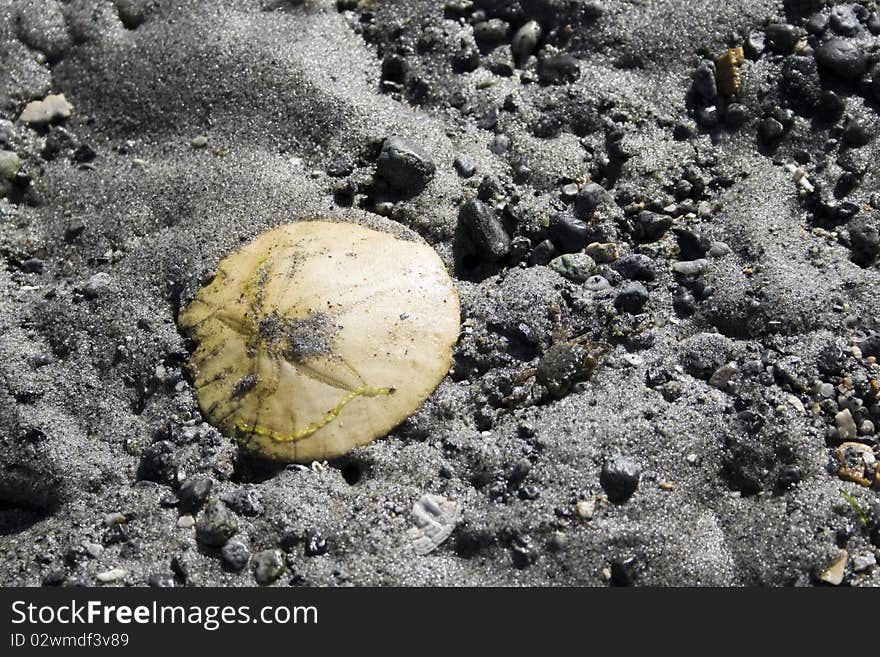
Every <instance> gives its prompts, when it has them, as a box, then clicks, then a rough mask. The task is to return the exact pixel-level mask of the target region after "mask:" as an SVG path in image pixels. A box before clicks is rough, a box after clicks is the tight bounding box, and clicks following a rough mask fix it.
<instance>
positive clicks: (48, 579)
mask: <svg viewBox="0 0 880 657" xmlns="http://www.w3.org/2000/svg"><path fill="white" fill-rule="evenodd" d="M66 579H67V571H66V570H64V568H52V569H51V570H49V571H48V572H46V573H45V574H44V575H43V577H42V583H43V586H59V585H61V584H63V583H64V581H65V580H66Z"/></svg>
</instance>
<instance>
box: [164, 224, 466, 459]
mask: <svg viewBox="0 0 880 657" xmlns="http://www.w3.org/2000/svg"><path fill="white" fill-rule="evenodd" d="M390 223H391V222H387V224H390ZM179 323H180V326H181V328H182V329H183V330H184V331H185V332H186V333H187V334H188V335H189V336H190V337H191V338H192V339H193V340H194V341H195V342H196V343H197V345H198V346H197V348H196V350H195V352H194V353H193V355H192V357H191V359H190V361H189V370H190V374H191V376H192V380H193V382H194V384H195V388H196V394H197V396H198V402H199V406H200V407H201V409H202V412H203V413H204V415H205V416H206V418H207V419H208V420H209V421H210V422H211V423H212V424H214V425H215V426H216V427H218V428H219V429H220V430H221V431H223V432H224V433H226V434H227V435H229V436H232V437H234V438H235V439H236V440H238V442H239V444H240V445H241V446H242V448H243V449H246V450H248V451H250V452H252V453H255V454H257V455H260V456H263V457H266V458H270V459H274V460H279V461H297V462H308V461H312V460H316V459H324V458H333V457H336V456H340V455H342V454H344V453H346V452H348V451H349V450H351V449H352V448H353V447H356V446H358V445H363V444H365V443H368V442H370V441H371V440H373V439H375V438H377V437H379V436H382V435H384V434H386V433H387V432H388V431H390V430H391V429H392V428H394V427H395V426H396V425H397V424H398V423H400V422H401V421H402V420H403V419H404V418H406V417H407V416H408V415H410V414H411V413H412V412H413V411H414V410H415V409H416V407H417V406H418V405H419V404H420V403H421V402H422V401H424V400H425V398H426V397H427V396H428V395H430V394H431V392H432V391H433V390H434V388H435V387H436V386H437V384H438V383H439V382H440V380H441V379H442V378H443V377H444V376H445V375H446V373H447V372H448V371H449V366H450V362H451V359H452V348H453V346H454V345H455V342H456V340H457V338H458V332H459V304H458V295H457V293H456V291H455V287H454V286H453V283H452V280H451V279H450V278H449V275H448V274H447V273H446V269H445V267H444V266H443V263H442V261H441V260H440V258H439V256H438V255H437V253H436V252H435V251H434V250H433V249H432V248H431V247H430V246H429V245H428V244H426V243H425V242H424V241H422V240H421V239H419V238H418V237H416V236H414V235H412V234H411V233H408V232H407V231H405V229H403V227H398V229H397V230H383V229H374V228H371V227H366V226H364V225H360V224H357V223H351V222H339V221H327V220H321V219H315V220H309V221H298V222H296V223H291V224H286V225H283V226H280V227H278V228H275V229H274V230H270V231H268V232H266V233H263V234H262V235H260V236H258V237H257V238H256V239H254V240H253V241H252V242H251V243H250V244H248V245H246V246H245V247H243V248H242V249H240V250H239V251H236V252H235V253H233V254H232V255H230V256H228V257H227V258H225V259H224V260H222V261H221V262H220V265H219V267H218V269H217V273H216V274H215V276H214V278H213V280H212V281H211V282H210V283H208V284H207V285H205V286H204V287H203V288H202V289H201V290H200V291H199V292H198V294H197V295H196V297H195V299H193V301H192V302H191V303H190V304H189V306H187V307H186V308H185V309H184V310H183V311H182V312H181V314H180V317H179Z"/></svg>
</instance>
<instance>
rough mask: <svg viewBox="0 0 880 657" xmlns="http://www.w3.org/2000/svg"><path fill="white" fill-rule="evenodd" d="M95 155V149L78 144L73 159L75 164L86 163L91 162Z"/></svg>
mask: <svg viewBox="0 0 880 657" xmlns="http://www.w3.org/2000/svg"><path fill="white" fill-rule="evenodd" d="M97 155H98V154H97V153H96V152H95V149H94V148H92V147H91V146H89V145H88V144H86V143H82V144H80V145H79V146H78V147H77V149H76V150H75V151H74V152H73V159H74V160H75V161H76V162H80V163H86V162H91V161H92V160H94V159H95V157H97Z"/></svg>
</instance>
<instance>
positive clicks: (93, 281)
mask: <svg viewBox="0 0 880 657" xmlns="http://www.w3.org/2000/svg"><path fill="white" fill-rule="evenodd" d="M112 284H113V279H112V278H111V276H110V274H108V273H107V272H103V271H102V272H98V273H97V274H95V275H93V276H92V277H91V278H90V279H89V280H87V281H86V282H85V284H84V285H83V286H82V288H81V291H82V295H83V296H84V297H85V298H86V299H97V298H98V297H102V296H105V295H106V294H107V293H108V292H109V291H110V288H111V286H112Z"/></svg>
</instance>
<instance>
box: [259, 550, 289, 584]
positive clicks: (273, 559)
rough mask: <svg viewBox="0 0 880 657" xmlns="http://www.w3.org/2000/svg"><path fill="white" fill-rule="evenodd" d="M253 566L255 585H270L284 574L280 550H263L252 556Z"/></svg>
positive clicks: (282, 557) (282, 556)
mask: <svg viewBox="0 0 880 657" xmlns="http://www.w3.org/2000/svg"><path fill="white" fill-rule="evenodd" d="M253 564H254V579H255V580H257V584H263V585H265V584H271V583H272V582H274V581H275V580H276V579H278V578H279V577H280V576H281V573H282V572H284V555H283V554H282V553H281V550H263V551H262V552H257V553H256V554H255V555H254V558H253Z"/></svg>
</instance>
